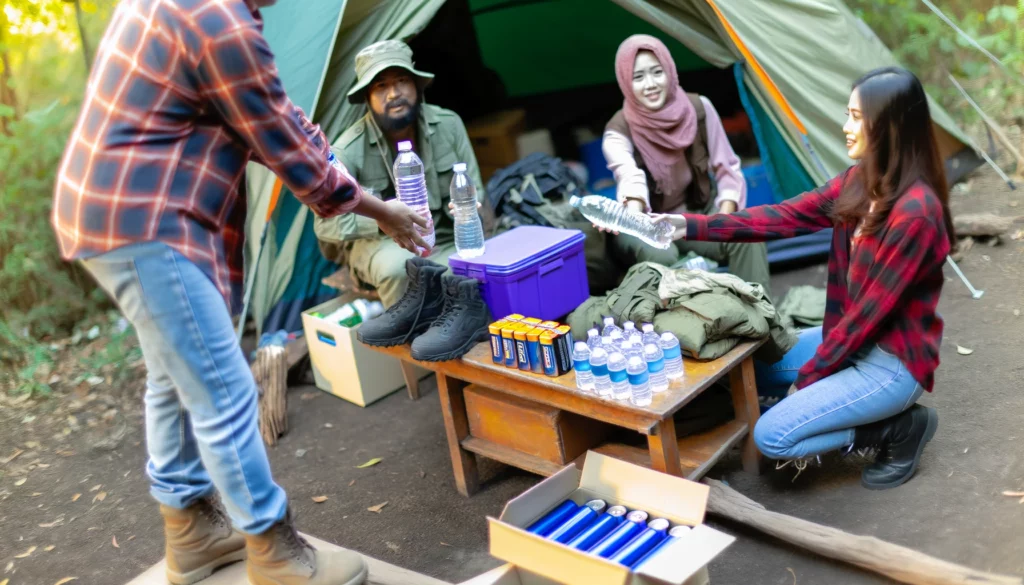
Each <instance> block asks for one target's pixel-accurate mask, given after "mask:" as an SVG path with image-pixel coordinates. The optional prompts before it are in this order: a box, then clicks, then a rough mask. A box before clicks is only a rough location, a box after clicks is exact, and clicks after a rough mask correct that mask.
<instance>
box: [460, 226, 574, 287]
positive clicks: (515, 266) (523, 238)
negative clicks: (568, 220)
mask: <svg viewBox="0 0 1024 585" xmlns="http://www.w3.org/2000/svg"><path fill="white" fill-rule="evenodd" d="M585 238H586V235H584V233H583V232H581V231H579V230H569V229H560V228H552V227H544V226H537V225H524V226H519V227H517V228H514V229H511V230H509V231H507V232H505V233H503V234H499V235H497V236H494V237H493V238H491V239H489V240H487V243H486V249H485V250H484V253H483V254H481V255H480V256H477V257H476V258H470V259H468V260H467V259H465V258H461V257H459V255H458V254H452V256H451V257H450V258H448V265H449V266H451V267H452V268H469V267H473V268H476V269H477V270H480V269H483V270H484V271H486V273H487V274H493V275H495V276H508V275H511V274H515V273H516V272H519V271H520V270H523V269H524V268H526V267H528V266H530V265H532V264H541V263H543V261H544V260H546V259H548V258H551V257H553V256H556V255H558V254H561V253H563V252H565V251H566V250H567V249H568V248H572V247H573V246H576V245H578V244H581V243H582V242H583V240H584V239H585Z"/></svg>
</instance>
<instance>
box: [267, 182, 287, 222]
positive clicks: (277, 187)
mask: <svg viewBox="0 0 1024 585" xmlns="http://www.w3.org/2000/svg"><path fill="white" fill-rule="evenodd" d="M283 186H284V183H282V182H281V179H278V178H275V179H274V188H273V189H272V190H271V191H270V205H268V206H267V219H266V221H270V216H272V215H274V210H275V209H277V200H278V199H280V198H281V188H282V187H283Z"/></svg>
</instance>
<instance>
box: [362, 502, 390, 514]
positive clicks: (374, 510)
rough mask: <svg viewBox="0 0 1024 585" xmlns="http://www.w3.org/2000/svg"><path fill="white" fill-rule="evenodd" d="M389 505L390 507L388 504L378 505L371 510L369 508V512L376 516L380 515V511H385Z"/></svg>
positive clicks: (371, 507)
mask: <svg viewBox="0 0 1024 585" xmlns="http://www.w3.org/2000/svg"><path fill="white" fill-rule="evenodd" d="M387 505H388V503H387V502H384V503H383V504H377V505H376V506H370V507H369V508H367V510H369V511H370V512H373V513H375V514H380V511H381V510H383V509H384V506H387Z"/></svg>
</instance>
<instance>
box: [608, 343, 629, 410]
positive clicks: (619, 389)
mask: <svg viewBox="0 0 1024 585" xmlns="http://www.w3.org/2000/svg"><path fill="white" fill-rule="evenodd" d="M626 363H627V362H626V356H624V355H622V353H621V352H618V351H616V352H614V353H612V354H611V355H610V356H608V377H609V378H610V379H611V381H612V398H615V399H616V400H626V399H627V398H629V373H628V372H626Z"/></svg>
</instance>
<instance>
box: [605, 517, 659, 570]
mask: <svg viewBox="0 0 1024 585" xmlns="http://www.w3.org/2000/svg"><path fill="white" fill-rule="evenodd" d="M668 526H669V524H668V520H665V519H664V518H655V519H654V520H651V521H650V522H648V523H647V530H644V531H643V532H641V533H640V534H638V535H636V537H635V538H633V540H631V541H629V542H627V543H626V545H625V546H623V547H622V548H620V549H619V550H618V552H616V553H615V554H614V555H612V556H611V558H609V559H608V560H610V561H611V562H613V563H619V564H620V565H624V566H626V567H631V566H633V565H634V564H636V563H637V562H638V561H639V560H640V559H642V558H644V555H646V554H647V553H649V552H651V549H653V548H654V547H656V546H658V545H659V544H661V541H663V540H665V539H666V538H668Z"/></svg>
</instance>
